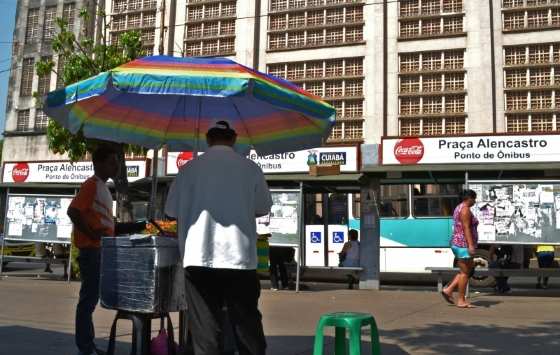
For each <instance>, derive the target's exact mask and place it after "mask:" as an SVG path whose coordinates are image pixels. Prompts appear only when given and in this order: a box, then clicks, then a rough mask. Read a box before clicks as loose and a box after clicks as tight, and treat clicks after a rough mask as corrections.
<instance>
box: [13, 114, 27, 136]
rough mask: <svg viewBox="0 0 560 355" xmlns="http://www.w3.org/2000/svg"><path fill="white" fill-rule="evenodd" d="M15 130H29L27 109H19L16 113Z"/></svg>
mask: <svg viewBox="0 0 560 355" xmlns="http://www.w3.org/2000/svg"><path fill="white" fill-rule="evenodd" d="M16 131H18V132H26V131H29V110H19V111H18V113H17V126H16Z"/></svg>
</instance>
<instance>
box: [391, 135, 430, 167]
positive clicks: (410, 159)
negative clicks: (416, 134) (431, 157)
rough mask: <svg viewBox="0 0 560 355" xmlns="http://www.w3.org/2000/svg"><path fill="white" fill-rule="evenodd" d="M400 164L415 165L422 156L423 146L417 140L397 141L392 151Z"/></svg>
mask: <svg viewBox="0 0 560 355" xmlns="http://www.w3.org/2000/svg"><path fill="white" fill-rule="evenodd" d="M393 152H394V153H395V158H396V159H397V160H398V161H399V163H401V164H416V163H418V162H419V161H420V160H421V159H422V157H423V156H424V144H422V141H421V140H420V139H419V138H405V139H401V140H399V141H397V143H396V144H395V148H394V150H393Z"/></svg>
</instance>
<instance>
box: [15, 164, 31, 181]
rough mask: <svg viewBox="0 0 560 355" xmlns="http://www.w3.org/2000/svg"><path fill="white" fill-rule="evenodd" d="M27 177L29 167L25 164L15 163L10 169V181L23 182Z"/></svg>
mask: <svg viewBox="0 0 560 355" xmlns="http://www.w3.org/2000/svg"><path fill="white" fill-rule="evenodd" d="M28 176H29V165H28V164H27V163H17V164H16V165H15V166H14V168H13V169H12V179H14V181H15V182H24V181H25V180H27V177H28Z"/></svg>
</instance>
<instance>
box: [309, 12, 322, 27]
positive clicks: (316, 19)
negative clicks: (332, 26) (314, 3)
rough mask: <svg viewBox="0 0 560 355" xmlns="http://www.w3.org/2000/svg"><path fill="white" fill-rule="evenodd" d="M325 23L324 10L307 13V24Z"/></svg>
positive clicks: (310, 25)
mask: <svg viewBox="0 0 560 355" xmlns="http://www.w3.org/2000/svg"><path fill="white" fill-rule="evenodd" d="M324 23H325V13H324V12H323V11H311V12H308V13H307V26H309V27H313V26H321V25H323V24H324Z"/></svg>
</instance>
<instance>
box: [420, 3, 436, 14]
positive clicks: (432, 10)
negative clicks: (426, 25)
mask: <svg viewBox="0 0 560 355" xmlns="http://www.w3.org/2000/svg"><path fill="white" fill-rule="evenodd" d="M440 10H441V9H440V0H422V15H436V14H439V13H440Z"/></svg>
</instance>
